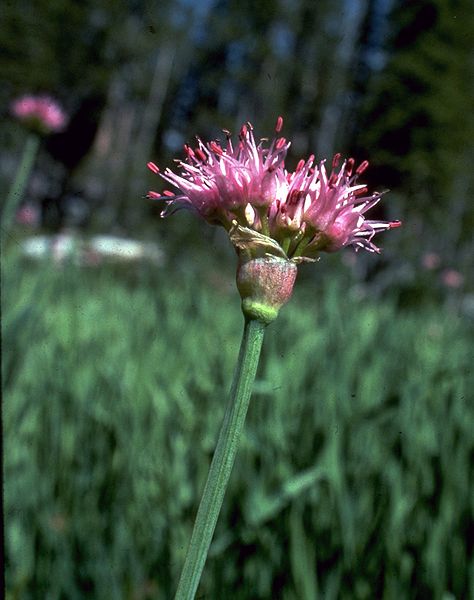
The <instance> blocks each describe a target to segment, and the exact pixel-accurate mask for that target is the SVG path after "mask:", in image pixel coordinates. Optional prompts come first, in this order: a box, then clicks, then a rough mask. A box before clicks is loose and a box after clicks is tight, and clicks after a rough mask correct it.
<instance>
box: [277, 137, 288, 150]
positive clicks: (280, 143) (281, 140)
mask: <svg viewBox="0 0 474 600" xmlns="http://www.w3.org/2000/svg"><path fill="white" fill-rule="evenodd" d="M285 144H286V139H285V138H284V137H281V138H278V139H277V142H276V144H275V148H276V149H277V150H281V149H282V148H283V146H284V145H285Z"/></svg>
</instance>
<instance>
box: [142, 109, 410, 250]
mask: <svg viewBox="0 0 474 600" xmlns="http://www.w3.org/2000/svg"><path fill="white" fill-rule="evenodd" d="M282 126H283V119H282V118H281V117H278V120H277V123H276V127H275V131H276V134H277V136H276V137H275V138H274V139H273V140H272V141H271V142H270V143H269V144H268V145H267V144H265V140H261V141H260V142H259V143H257V142H256V141H255V138H254V134H253V128H252V126H251V125H250V123H247V124H245V125H243V126H242V128H241V130H240V133H239V137H238V141H237V144H236V145H235V146H234V144H233V143H232V140H231V136H230V134H229V132H227V131H224V133H225V134H226V138H227V142H226V145H225V146H224V147H223V146H221V145H220V143H219V142H217V141H211V142H209V143H207V144H204V143H203V142H202V141H201V140H200V139H198V143H197V147H196V148H194V149H193V148H191V147H190V146H188V145H185V147H184V149H185V152H186V155H187V158H186V160H184V161H178V165H179V167H180V169H179V171H178V172H174V171H172V170H171V169H165V171H163V172H162V171H160V169H159V168H158V167H157V166H156V165H155V164H154V163H148V167H149V168H150V169H151V170H152V171H153V172H154V173H155V174H158V175H160V176H161V177H162V178H163V179H165V180H166V181H167V182H168V183H170V184H171V185H172V186H173V187H175V188H177V189H178V190H179V192H178V193H175V192H170V191H168V190H166V191H163V192H161V193H158V192H149V194H148V197H149V198H152V199H161V200H165V202H166V208H165V210H164V211H163V212H162V216H166V215H168V214H170V213H172V212H174V211H175V210H178V209H179V208H189V209H192V210H194V211H196V212H197V213H199V214H200V215H201V216H202V217H203V218H204V219H206V220H207V221H208V222H210V223H214V224H220V225H222V226H223V227H225V228H226V229H227V231H229V230H230V229H231V228H232V227H233V226H234V225H235V222H237V224H238V225H240V226H241V227H245V228H250V229H252V230H254V231H256V232H258V233H260V234H263V235H265V236H268V237H270V238H272V239H274V240H276V241H277V242H278V243H279V244H281V247H282V249H283V250H284V252H285V253H286V255H287V256H288V257H289V258H297V257H308V258H313V257H314V256H316V254H317V253H318V252H319V251H326V252H332V251H335V250H338V249H339V248H342V247H343V246H347V245H353V246H354V247H355V248H356V250H357V249H359V248H364V249H365V250H368V251H369V252H379V248H378V247H377V246H375V244H373V242H372V238H373V236H374V235H375V234H376V233H379V232H380V231H384V230H388V229H393V228H395V227H399V226H400V225H401V223H400V221H390V222H388V221H371V220H367V219H366V218H365V217H364V214H365V213H366V212H367V211H368V210H369V209H370V208H372V207H373V206H375V205H376V204H377V203H378V202H379V200H380V198H381V194H380V193H373V194H371V195H367V188H366V186H365V185H363V184H359V183H357V180H358V177H359V176H360V175H361V174H362V173H363V172H364V171H365V169H366V168H367V166H368V162H367V161H364V162H363V163H361V164H360V165H359V167H357V168H355V164H354V159H352V158H350V159H348V160H345V161H342V164H341V166H340V167H339V164H340V163H341V159H340V155H338V154H337V155H336V156H335V157H334V158H333V161H332V167H331V171H330V172H329V174H328V172H327V171H326V167H325V161H321V162H320V163H315V158H314V156H310V157H309V158H308V159H307V160H301V161H300V162H299V163H298V165H297V167H296V169H295V170H294V171H292V172H288V171H287V170H286V169H285V166H284V161H285V158H286V154H287V152H288V148H289V147H290V142H288V141H287V140H286V139H285V138H284V137H280V136H279V135H278V134H279V133H280V131H281V129H282Z"/></svg>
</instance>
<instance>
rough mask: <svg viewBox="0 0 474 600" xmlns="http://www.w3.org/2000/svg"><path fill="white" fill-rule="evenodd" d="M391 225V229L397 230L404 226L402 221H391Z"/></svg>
mask: <svg viewBox="0 0 474 600" xmlns="http://www.w3.org/2000/svg"><path fill="white" fill-rule="evenodd" d="M388 225H389V229H396V228H397V227H401V226H402V222H401V221H390V223H389V224H388Z"/></svg>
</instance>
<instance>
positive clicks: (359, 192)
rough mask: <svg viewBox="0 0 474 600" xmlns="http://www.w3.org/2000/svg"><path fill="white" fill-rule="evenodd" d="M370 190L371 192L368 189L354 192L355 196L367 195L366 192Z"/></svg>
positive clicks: (364, 188)
mask: <svg viewBox="0 0 474 600" xmlns="http://www.w3.org/2000/svg"><path fill="white" fill-rule="evenodd" d="M368 190H369V188H368V187H363V188H360V189H359V190H356V191H355V192H354V196H360V195H361V194H365V192H367V191H368Z"/></svg>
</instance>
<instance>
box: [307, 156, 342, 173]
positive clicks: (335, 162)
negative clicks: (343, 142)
mask: <svg viewBox="0 0 474 600" xmlns="http://www.w3.org/2000/svg"><path fill="white" fill-rule="evenodd" d="M313 160H314V159H313ZM340 160H341V153H340V152H338V153H337V154H335V155H334V156H333V158H332V168H333V169H335V168H336V167H337V166H338V165H339V161H340Z"/></svg>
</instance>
